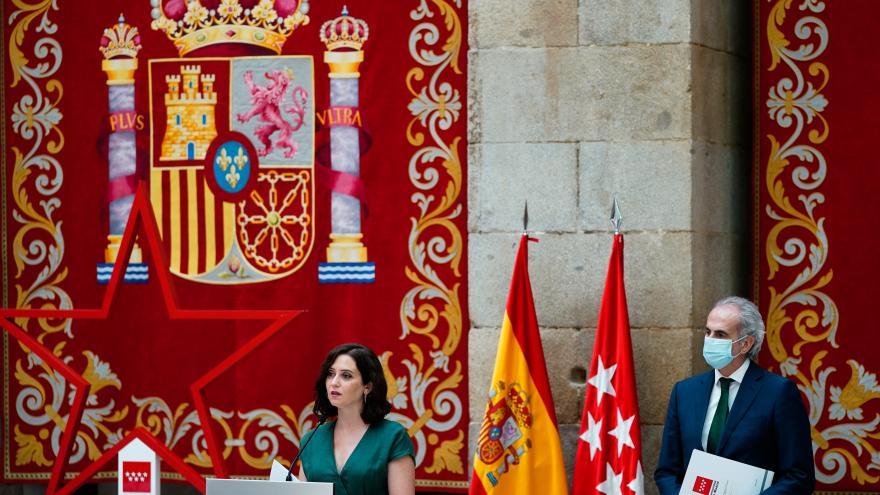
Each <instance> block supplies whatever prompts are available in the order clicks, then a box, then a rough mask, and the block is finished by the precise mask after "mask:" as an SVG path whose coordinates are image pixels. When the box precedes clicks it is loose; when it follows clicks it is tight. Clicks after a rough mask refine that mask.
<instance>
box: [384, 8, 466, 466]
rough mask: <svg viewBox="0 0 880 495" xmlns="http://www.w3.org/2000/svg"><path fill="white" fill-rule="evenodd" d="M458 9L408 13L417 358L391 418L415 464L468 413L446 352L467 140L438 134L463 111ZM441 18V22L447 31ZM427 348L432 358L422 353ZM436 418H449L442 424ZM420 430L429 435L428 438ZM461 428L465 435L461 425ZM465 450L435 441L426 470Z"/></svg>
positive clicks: (456, 307)
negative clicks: (462, 149)
mask: <svg viewBox="0 0 880 495" xmlns="http://www.w3.org/2000/svg"><path fill="white" fill-rule="evenodd" d="M460 8H461V6H460V4H459V3H458V2H456V5H455V6H453V5H452V4H451V3H449V2H446V1H443V0H433V1H432V2H430V4H429V2H427V1H422V2H420V4H419V6H418V7H417V8H416V9H415V10H413V11H412V12H411V13H410V18H411V19H412V20H413V21H415V22H416V25H415V27H414V28H413V30H412V31H411V32H410V37H409V51H410V55H411V56H412V58H413V59H414V60H415V62H416V66H414V67H413V68H411V69H410V70H409V71H408V72H407V75H406V85H407V89H408V90H409V92H410V94H411V95H412V100H410V103H409V104H408V105H407V108H408V110H409V111H410V113H411V115H412V116H413V117H412V119H411V120H410V122H409V124H408V125H407V128H406V138H407V141H408V142H409V143H410V144H411V145H412V146H414V147H416V148H417V150H416V151H415V153H414V154H413V155H412V157H411V158H410V161H409V167H408V172H409V178H410V182H411V183H412V184H413V186H414V187H415V188H416V192H415V193H413V194H412V196H411V200H412V202H413V203H414V204H415V205H416V207H417V208H418V216H416V217H412V218H411V228H410V235H409V254H410V264H409V265H408V266H406V267H405V269H404V273H405V274H406V277H407V279H409V280H410V281H411V282H412V283H413V284H414V286H413V287H412V288H411V289H410V290H409V291H408V292H407V293H406V294H405V295H404V297H403V300H402V301H401V306H400V322H401V329H402V334H401V339H404V340H408V341H410V344H409V349H410V352H411V353H412V359H403V360H401V361H399V363H401V364H403V365H404V366H405V367H406V368H407V370H408V377H407V376H399V377H395V376H394V375H393V374H391V376H390V378H389V400H391V402H392V404H393V405H394V407H395V410H394V413H392V416H396V417H397V419H398V420H399V421H401V422H402V423H403V424H405V425H407V427H408V431H409V433H410V436H411V437H412V438H413V441H414V443H415V444H416V450H417V464H419V465H420V464H421V463H420V462H419V461H420V460H421V459H422V458H423V456H424V455H425V453H426V452H427V448H428V445H436V443H437V442H439V436H438V435H437V434H436V433H435V432H439V433H444V432H449V431H453V430H455V429H456V428H457V427H458V423H459V421H460V419H461V415H462V414H463V411H462V409H463V408H462V402H461V398H460V397H459V396H458V394H456V392H455V388H456V387H457V385H458V384H459V383H461V381H462V379H463V375H462V367H463V366H462V363H460V362H458V361H456V362H455V363H454V366H453V370H452V372H450V357H451V356H452V355H453V354H454V353H455V352H456V351H457V350H458V349H459V346H460V345H461V340H462V309H461V301H460V298H459V289H460V286H461V284H460V282H459V280H461V277H462V275H461V270H460V265H461V259H462V254H463V236H462V233H461V231H460V230H459V228H458V227H457V226H456V224H455V223H454V220H455V219H456V218H458V217H459V216H460V215H461V213H462V211H463V207H462V205H461V202H460V197H461V187H462V164H461V159H460V155H459V146H460V144H461V138H460V137H459V136H456V137H454V138H453V139H452V142H451V143H450V144H447V142H446V139H445V137H444V136H443V135H441V134H442V131H447V130H448V129H450V128H451V126H452V125H453V124H454V123H455V122H457V121H458V120H459V118H460V117H461V110H462V103H461V95H460V94H459V92H458V91H457V90H455V89H454V86H453V84H451V83H450V82H449V79H450V78H451V77H453V75H452V74H451V73H450V70H449V69H451V72H452V73H454V74H461V73H462V71H461V69H460V67H459V65H458V64H459V58H460V56H461V49H462V38H463V29H462V25H461V20H460V17H459V12H458V10H460ZM435 21H436V22H437V24H435ZM441 23H442V26H443V28H444V29H445V31H444V33H443V34H442V35H441V28H440V25H441ZM441 38H445V39H443V41H442V44H441V45H440V51H439V52H436V51H435V50H434V48H435V47H436V46H437V45H438V44H439V43H441ZM428 71H430V74H428V73H427V72H428ZM426 78H427V79H426ZM419 84H421V87H418V85H419ZM426 133H427V135H428V136H429V138H430V141H428V138H426ZM438 186H439V188H440V190H441V191H442V196H440V197H439V198H438V197H436V196H435V195H434V194H433V193H432V191H434V190H436V189H437V188H438ZM449 277H451V278H449ZM419 337H422V338H425V339H427V340H428V341H429V342H430V347H429V348H426V349H424V350H423V349H422V348H421V347H419V345H418V344H417V343H415V342H422V341H423V340H422V339H421V338H419ZM425 351H427V352H428V355H429V356H430V358H431V359H430V360H426V359H425ZM390 356H391V353H386V354H384V355H383V359H385V360H386V362H387V361H388V360H389V358H390ZM388 369H390V363H389V367H388ZM426 399H427V402H426ZM405 413H411V414H412V415H414V416H415V417H410V416H407V415H406V414H405ZM440 416H443V417H445V418H447V419H446V420H445V421H444V420H442V418H441V417H440ZM423 430H428V431H431V432H432V433H429V434H428V435H427V436H426V435H425V432H424V431H423ZM458 433H459V437H460V438H463V435H464V434H463V432H462V431H461V430H460V429H459V430H458ZM462 447H463V445H462V444H461V442H458V443H457V444H456V442H455V441H451V443H449V442H443V443H442V444H441V445H440V446H439V447H437V446H435V447H434V449H433V459H432V461H431V463H430V466H431V468H432V471H428V472H431V473H439V472H441V471H443V470H447V471H450V472H452V473H456V474H463V472H464V470H463V468H462V466H460V465H459V464H460V463H456V462H453V461H452V460H450V459H448V458H449V456H450V455H451V453H457V452H459V451H460V450H461V448H462Z"/></svg>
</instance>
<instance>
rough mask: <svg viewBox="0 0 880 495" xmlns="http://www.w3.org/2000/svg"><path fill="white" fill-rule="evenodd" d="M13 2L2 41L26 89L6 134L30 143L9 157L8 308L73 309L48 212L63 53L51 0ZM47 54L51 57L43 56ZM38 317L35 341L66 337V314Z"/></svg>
mask: <svg viewBox="0 0 880 495" xmlns="http://www.w3.org/2000/svg"><path fill="white" fill-rule="evenodd" d="M13 5H15V6H16V7H17V8H18V10H15V11H14V12H12V13H11V14H10V15H9V19H8V22H9V23H10V24H12V23H13V22H15V24H14V25H13V27H12V30H11V34H10V37H9V43H8V46H9V63H10V66H11V68H12V74H13V79H12V84H11V85H10V88H14V87H16V86H18V84H19V83H20V82H24V83H26V84H27V86H28V87H29V88H30V89H31V91H32V93H31V94H25V95H23V96H22V97H21V98H20V99H19V100H18V101H17V102H16V103H14V105H13V109H12V118H11V120H12V129H13V132H14V133H15V134H16V135H17V136H18V137H19V138H20V142H26V141H31V142H32V145H31V148H30V149H29V150H27V151H26V152H25V151H23V150H22V149H20V148H19V147H18V146H11V147H10V149H11V150H12V152H13V155H14V156H15V164H14V166H13V173H12V190H11V192H12V197H13V201H14V202H15V206H16V208H14V209H13V211H12V216H13V218H14V219H15V220H16V221H17V222H19V223H20V224H21V225H22V227H21V228H20V229H19V230H18V231H17V232H16V234H15V236H14V237H13V242H12V249H13V254H14V261H15V266H16V273H15V279H16V280H19V281H21V282H23V283H17V284H16V285H15V287H16V306H15V307H16V308H41V309H58V308H60V309H69V308H71V307H72V302H71V299H70V296H69V295H68V294H67V293H66V292H65V291H64V290H63V289H61V288H60V287H59V284H60V283H61V282H62V281H64V279H65V278H66V276H67V269H66V268H64V267H63V266H62V260H63V257H64V247H65V246H64V238H63V236H62V234H61V222H60V221H56V220H55V219H54V218H53V213H55V212H56V210H57V209H58V208H59V207H60V206H61V200H60V199H59V198H58V197H57V193H58V191H59V190H60V188H61V184H62V181H63V171H62V169H61V165H60V164H59V162H58V160H57V159H56V158H55V157H54V156H52V155H57V154H58V153H59V152H60V151H61V149H62V148H63V147H64V134H63V133H62V132H61V129H60V128H59V126H58V124H59V123H60V121H61V119H62V115H61V112H60V110H59V109H58V104H59V102H60V101H61V98H62V95H63V86H62V84H61V82H60V81H58V80H57V79H54V78H52V77H53V76H54V75H55V73H56V72H57V71H58V69H59V67H60V66H61V57H62V51H61V45H60V44H59V43H58V42H57V41H56V40H55V39H54V38H52V37H51V36H48V35H50V34H53V33H55V32H56V31H57V29H58V25H57V24H54V23H53V22H52V21H51V20H50V19H49V10H50V9H51V8H53V6H54V2H52V1H49V0H44V1H42V2H37V3H34V4H28V3H26V2H24V1H21V0H16V1H14V2H13ZM55 8H56V9H57V7H55ZM34 21H37V22H36V28H35V30H36V31H37V32H38V33H39V34H40V36H41V38H40V39H39V40H38V41H37V43H36V45H35V46H34V55H35V56H36V58H37V61H36V62H35V65H34V66H29V65H28V64H29V63H30V62H31V61H30V60H29V59H28V58H27V57H26V56H25V55H24V51H23V50H22V44H23V43H24V41H25V37H26V33H27V32H28V30H29V28H30V27H31V24H32V23H34ZM50 57H51V60H47V59H48V58H50ZM40 80H46V82H45V86H43V87H41V86H40V84H38V83H39V82H40ZM53 95H54V99H53V98H52V96H53ZM44 145H45V149H44ZM30 183H32V184H33V185H34V187H33V189H34V190H35V191H36V192H37V193H38V194H39V195H40V196H41V197H38V198H36V200H35V201H32V199H31V198H30V197H29V196H28V191H27V188H26V186H27V185H28V184H30ZM4 206H5V205H4ZM26 270H27V273H25V272H26ZM31 273H33V276H34V278H33V280H32V281H31V282H25V276H26V275H27V276H29V275H31ZM37 321H38V324H39V327H40V329H41V332H40V334H39V335H38V336H37V339H38V340H39V341H40V342H41V343H42V342H44V340H43V339H44V338H45V336H46V335H48V334H54V333H58V332H64V333H67V335H68V336H71V335H70V321H69V320H65V319H61V320H55V321H51V320H48V319H45V318H40V319H38V320H37ZM16 322H17V323H18V324H19V325H20V326H21V327H22V328H25V329H26V328H27V324H28V319H27V318H19V319H17V320H16Z"/></svg>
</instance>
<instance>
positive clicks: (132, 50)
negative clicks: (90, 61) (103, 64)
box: [98, 14, 141, 60]
mask: <svg viewBox="0 0 880 495" xmlns="http://www.w3.org/2000/svg"><path fill="white" fill-rule="evenodd" d="M98 49H99V50H101V53H103V54H104V58H105V59H108V60H109V59H112V58H118V57H129V58H135V57H137V53H138V50H140V49H141V36H140V34H138V29H137V28H136V27H133V26H129V25H128V24H126V23H125V17H123V15H122V14H119V22H118V23H116V24H114V25H113V27H109V28H107V29H105V30H104V34H103V35H102V36H101V46H100V48H98Z"/></svg>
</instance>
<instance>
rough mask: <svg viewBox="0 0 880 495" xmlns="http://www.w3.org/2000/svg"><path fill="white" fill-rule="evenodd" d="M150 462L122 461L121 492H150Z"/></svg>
mask: <svg viewBox="0 0 880 495" xmlns="http://www.w3.org/2000/svg"><path fill="white" fill-rule="evenodd" d="M150 484H151V480H150V463H149V462H142V461H123V463H122V492H123V493H131V492H136V493H137V492H141V493H149V492H150Z"/></svg>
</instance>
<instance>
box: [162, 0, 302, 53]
mask: <svg viewBox="0 0 880 495" xmlns="http://www.w3.org/2000/svg"><path fill="white" fill-rule="evenodd" d="M150 1H151V5H152V7H153V10H152V16H153V23H152V24H151V27H152V28H153V29H155V30H159V31H164V32H165V34H166V35H167V36H168V38H169V39H170V40H171V41H172V42H174V46H176V47H177V51H178V53H179V54H180V55H181V56H183V55H186V54H187V53H189V52H192V51H193V50H197V49H199V48H204V47H206V46H211V45H220V44H227V43H240V44H245V45H252V46H258V47H262V48H267V49H269V50H271V51H273V52H275V53H276V54H278V53H281V48H282V47H283V46H284V43H285V42H286V41H287V37H288V36H290V34H291V33H293V31H294V30H295V29H296V28H298V27H300V26H305V25H306V24H308V23H309V16H308V15H306V14H308V11H309V3H308V0H259V1H257V0H220V1H219V4H218V2H217V0H150ZM203 3H205V4H211V5H214V6H213V7H211V8H209V7H206V6H204V5H203Z"/></svg>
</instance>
